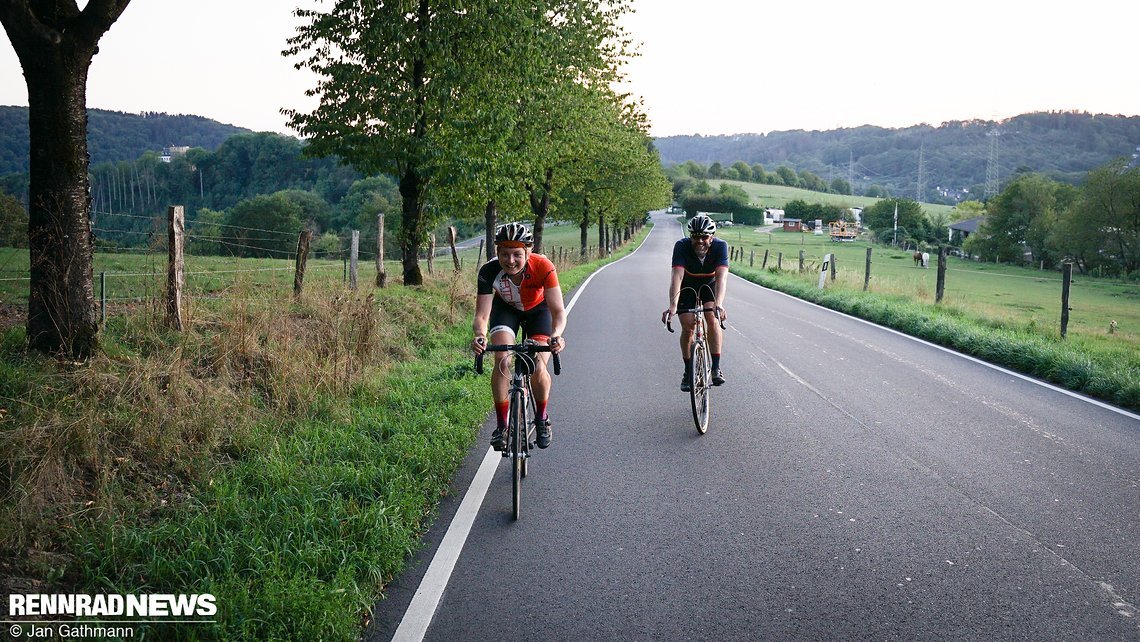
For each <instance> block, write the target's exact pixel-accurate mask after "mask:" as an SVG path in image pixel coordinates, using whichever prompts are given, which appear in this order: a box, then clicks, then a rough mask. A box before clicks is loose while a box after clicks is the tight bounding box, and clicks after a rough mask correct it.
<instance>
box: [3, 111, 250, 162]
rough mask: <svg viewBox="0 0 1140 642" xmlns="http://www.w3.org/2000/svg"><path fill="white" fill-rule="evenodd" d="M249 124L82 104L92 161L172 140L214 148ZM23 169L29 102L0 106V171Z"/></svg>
mask: <svg viewBox="0 0 1140 642" xmlns="http://www.w3.org/2000/svg"><path fill="white" fill-rule="evenodd" d="M249 131H250V130H248V129H245V128H243V127H235V126H233V125H225V124H223V123H219V122H217V121H214V120H210V119H208V118H203V117H201V116H186V115H182V114H178V115H171V114H163V113H154V112H144V113H141V114H126V113H123V112H118V111H106V110H103V109H88V110H87V146H88V152H89V153H90V154H91V164H92V165H95V164H98V163H105V162H117V161H133V160H136V159H137V158H138V157H139V156H141V155H142V154H143V152H146V151H153V152H159V151H161V150H162V148H163V147H166V146H170V145H176V146H185V147H201V148H203V149H207V150H209V151H214V150H216V149H217V148H218V146H219V145H221V144H222V142H224V141H225V140H226V139H227V138H229V137H230V136H233V135H234V134H240V133H244V132H249ZM27 171H28V108H27V107H13V106H7V105H6V106H0V176H3V175H5V174H14V173H26V172H27Z"/></svg>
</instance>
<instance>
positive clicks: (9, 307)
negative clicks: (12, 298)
mask: <svg viewBox="0 0 1140 642" xmlns="http://www.w3.org/2000/svg"><path fill="white" fill-rule="evenodd" d="M27 322H28V306H26V305H16V304H14V303H0V332H4V331H6V330H9V329H11V328H15V327H17V326H22V325H25V324H27Z"/></svg>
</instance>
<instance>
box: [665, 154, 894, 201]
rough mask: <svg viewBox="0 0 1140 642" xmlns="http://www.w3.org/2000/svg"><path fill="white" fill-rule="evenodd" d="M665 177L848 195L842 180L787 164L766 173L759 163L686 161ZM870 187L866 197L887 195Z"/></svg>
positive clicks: (846, 185)
mask: <svg viewBox="0 0 1140 642" xmlns="http://www.w3.org/2000/svg"><path fill="white" fill-rule="evenodd" d="M669 176H670V178H671V179H672V180H673V181H674V184H676V183H677V182H678V181H681V182H685V181H689V180H694V181H700V180H705V179H709V178H711V179H723V180H729V181H744V182H746V183H763V184H767V185H786V186H788V187H799V188H801V189H807V190H811V191H813V192H825V193H831V194H851V193H852V191H851V184H850V183H848V182H847V181H846V180H844V179H842V178H833V179H832V180H831V182H830V183H828V182H827V181H825V180H824V179H823V178H820V177H819V176H818V175H816V174H815V173H813V172H811V171H808V170H806V169H801V170H799V171H796V170H794V169H792V168H791V167H789V166H787V165H780V166H779V167H777V168H776V169H775V170H774V171H771V172H768V171H765V170H764V166H763V165H761V164H760V163H754V164H752V165H749V164H748V163H745V162H744V161H736V162H735V163H733V164H731V165H729V166H728V167H725V166H723V165H721V163H720V162H719V161H718V162H714V163H713V164H712V165H709V166H708V167H705V166H704V165H702V164H701V163H698V162H696V161H691V160H689V161H685V162H683V163H678V164H676V165H673V166H672V167H670V168H669ZM871 188H874V193H868V194H867V196H876V197H879V196H882V197H885V196H887V192H886V190H885V189H883V188H881V187H879V186H877V185H873V186H871ZM869 189H870V188H869Z"/></svg>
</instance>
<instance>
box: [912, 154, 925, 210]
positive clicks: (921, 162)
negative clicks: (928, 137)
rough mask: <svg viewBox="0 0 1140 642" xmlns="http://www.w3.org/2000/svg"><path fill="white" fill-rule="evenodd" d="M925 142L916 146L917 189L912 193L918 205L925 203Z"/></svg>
mask: <svg viewBox="0 0 1140 642" xmlns="http://www.w3.org/2000/svg"><path fill="white" fill-rule="evenodd" d="M925 156H926V141H923V142H921V143H919V145H918V188H917V189H916V190H915V192H914V196H915V198H914V200H916V201H918V202H919V203H924V202H926V157H925Z"/></svg>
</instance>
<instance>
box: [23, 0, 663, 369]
mask: <svg viewBox="0 0 1140 642" xmlns="http://www.w3.org/2000/svg"><path fill="white" fill-rule="evenodd" d="M128 2H129V0H91V1H90V2H88V3H87V4H86V6H85V7H84V8H83V9H79V8H78V7H77V6H76V4H75V3H74V2H73V1H72V0H44V1H36V2H33V1H31V0H13V1H12V2H8V3H0V23H2V24H3V25H4V28H5V31H6V32H7V34H8V37H9V39H10V40H11V42H12V45H13V48H14V49H15V50H16V53H17V55H18V57H19V59H20V62H21V65H22V67H23V70H24V77H25V79H26V81H27V84H28V92H29V110H28V113H29V141H30V149H31V154H30V158H31V165H30V170H29V184H28V214H29V218H28V240H29V246H30V248H31V251H30V255H31V286H30V293H29V311H28V340H29V344H30V345H31V346H32V347H34V348H37V349H42V350H45V351H49V352H63V353H66V354H68V355H71V356H75V357H84V356H86V355H89V354H90V353H91V352H92V350H93V349H94V348H95V346H96V345H97V332H98V324H97V323H96V317H95V306H94V296H93V287H92V267H91V263H92V251H93V242H92V239H93V235H92V229H91V223H90V220H91V217H90V210H91V206H92V203H91V199H92V193H91V190H90V179H89V173H88V169H89V168H88V161H87V159H88V150H87V140H86V134H87V120H86V81H87V71H88V69H89V67H90V64H91V60H92V56H93V55H94V53H95V52H96V51H97V44H98V42H99V40H100V38H101V37H102V35H103V34H104V33H105V32H106V31H107V30H108V29H109V28H110V27H111V25H113V24H114V22H115V21H116V20H117V19H118V17H119V16H120V15H121V13H122V12H123V11H124V10H125V9H126V7H127V4H128ZM630 10H631V9H630V1H629V0H613V1H611V0H606V1H603V0H537V1H531V2H512V3H504V2H501V1H499V0H473V1H472V2H467V3H465V4H464V6H463V7H462V8H459V7H457V6H455V5H454V3H448V2H442V1H438V0H397V1H394V2H383V3H336V4H335V6H333V7H331V8H329V9H328V10H327V11H324V10H298V11H297V15H298V16H299V17H300V18H301V19H302V21H303V24H302V26H301V27H299V28H298V31H297V33H296V35H295V36H294V37H293V38H291V39H290V40H289V41H288V43H287V48H286V49H285V50H284V51H283V52H282V54H283V55H285V56H288V57H296V58H298V59H299V62H297V63H296V66H297V67H298V68H302V67H303V68H308V69H310V70H312V71H313V72H315V73H316V75H317V77H318V78H319V81H318V83H317V86H316V87H314V88H313V89H312V90H310V92H309V93H311V94H312V95H314V96H316V97H317V98H318V99H319V105H318V107H317V108H316V109H315V110H313V111H312V112H309V113H303V112H297V111H290V112H287V116H288V117H289V119H290V124H291V126H292V127H294V129H296V130H297V131H298V132H300V133H301V134H302V136H303V137H304V138H305V139H306V144H305V146H304V151H305V153H306V154H309V155H311V156H314V157H328V158H337V159H339V160H340V161H343V162H345V163H347V164H348V165H350V166H352V167H353V168H355V169H356V171H357V172H359V174H360V175H361V176H392V177H395V182H396V184H397V186H398V191H399V194H400V198H399V207H400V216H399V217H398V218H399V225H398V228H399V231H398V236H399V241H400V249H401V250H402V256H403V277H404V279H403V280H404V283H405V284H407V285H418V284H420V283H422V281H423V277H422V274H421V272H420V268H419V261H418V255H419V250H420V248H421V246H422V245H423V244H424V242H425V240H426V237H427V234H428V232H429V230H430V229H431V228H432V226H433V225H434V224H435V223H437V222H439V221H441V220H443V219H445V218H448V217H449V216H451V215H456V214H458V215H460V216H463V215H466V214H467V213H469V212H475V211H481V212H483V218H484V223H485V225H486V228H487V230H488V234H489V233H490V231H491V230H492V229H493V228H494V224H495V223H496V222H497V221H498V219H499V217H500V216H504V217H511V218H513V217H521V216H523V215H524V214H526V215H528V216H533V218H534V227H535V237H536V249H537V250H541V246H542V230H543V226H544V224H545V222H546V220H547V217H548V216H550V215H552V214H554V213H555V212H557V211H559V208H561V212H562V214H563V215H566V216H569V215H571V213H572V214H573V215H574V216H575V220H578V221H579V222H580V225H581V228H582V238H583V245H585V238H586V234H587V231H588V227H589V226H590V224H591V223H593V222H598V223H599V224H606V225H614V224H624V223H627V222H628V221H629V220H631V219H633V218H634V217H638V216H642V215H643V213H644V212H645V211H646V210H648V209H652V208H655V207H660V206H663V205H664V204H666V203H667V202H668V196H669V186H668V181H667V180H666V179H665V177H664V175H663V173H662V171H661V167H660V162H659V159H658V155H657V152H656V150H655V148H654V147H653V145H652V142H651V140H650V139H649V137H648V135H647V125H646V122H645V118H644V115H643V114H642V112H641V109H640V105H639V104H638V103H636V102H634V101H633V100H632V99H631V98H630V97H629V96H627V95H621V94H618V93H616V92H615V91H614V90H613V89H612V87H614V86H615V83H616V81H618V80H620V76H621V74H620V68H621V65H622V63H623V62H624V61H625V60H626V59H627V58H628V56H629V50H628V48H629V40H628V38H627V37H626V34H625V33H624V31H623V30H622V29H621V28H620V27H619V25H618V21H619V19H620V18H621V16H622V15H623V14H625V13H627V12H629V11H630ZM187 160H188V162H191V164H193V167H194V168H195V170H197V172H198V178H199V198H200V199H201V200H202V201H203V203H205V202H207V197H206V194H205V182H206V178H207V175H206V171H205V165H203V166H199V165H197V164H196V163H193V161H194V160H195V159H194V158H193V157H191V158H189V159H187ZM197 160H204V159H197ZM232 170H233V168H229V169H219V170H218V171H219V172H222V173H225V172H228V171H232ZM144 176H147V175H146V174H145V173H144ZM131 178H132V181H133V183H132V182H130V181H126V180H124V177H123V175H122V173H119V174H117V175H116V176H115V177H114V179H113V180H112V182H110V183H109V184H108V190H111V189H113V190H115V191H114V192H113V193H112V192H108V193H106V194H105V193H103V192H102V191H100V193H99V195H98V197H97V198H99V199H103V200H102V202H104V203H106V202H110V200H113V199H115V198H118V199H119V205H120V207H121V206H122V203H123V196H124V195H125V194H131V195H132V198H135V199H137V200H143V199H150V200H151V201H153V202H157V198H156V194H155V190H156V184H155V181H153V180H150V181H149V182H148V180H149V179H144V178H143V177H139V176H137V175H136V174H135V173H134V172H132V175H131ZM153 178H155V180H156V179H157V177H153ZM248 183H249V184H251V185H256V184H257V181H256V180H252V179H251V180H250V181H248ZM128 184H133V185H134V187H132V188H130V189H129V191H128V190H127V189H122V191H119V190H120V189H121V188H124V187H125V186H127V185H128ZM112 185H113V186H114V187H111V186H112ZM251 189H254V190H256V189H257V188H256V187H254V188H251ZM245 196H246V197H247V198H250V197H253V196H254V195H253V194H247V195H245ZM137 200H136V202H137ZM232 215H233V214H232V213H230V212H228V213H227V214H226V216H232ZM215 216H216V215H215ZM365 229H366V228H365Z"/></svg>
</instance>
